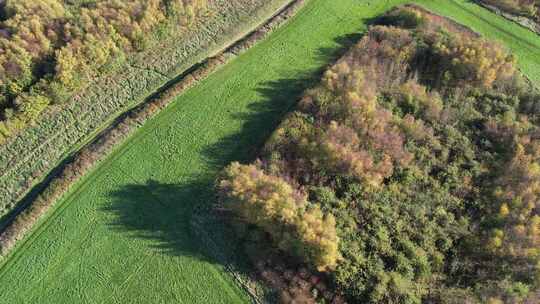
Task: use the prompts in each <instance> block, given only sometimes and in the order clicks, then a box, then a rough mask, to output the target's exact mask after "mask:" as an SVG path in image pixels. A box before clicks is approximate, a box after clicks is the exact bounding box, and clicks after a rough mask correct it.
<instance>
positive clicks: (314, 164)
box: [221, 6, 540, 303]
mask: <svg viewBox="0 0 540 304" xmlns="http://www.w3.org/2000/svg"><path fill="white" fill-rule="evenodd" d="M538 100H540V94H539V93H538V92H537V91H535V90H534V89H533V88H532V87H530V86H529V85H527V82H526V81H524V80H523V79H522V76H521V75H520V74H519V72H518V71H517V69H516V67H515V59H514V58H513V56H512V55H511V54H509V53H508V52H507V51H506V50H505V49H504V48H502V47H501V46H500V45H498V44H497V43H494V42H490V41H487V40H485V39H482V38H481V37H478V35H476V34H475V33H473V32H471V31H468V30H467V29H465V28H463V27H461V26H458V25H456V24H455V23H453V22H451V21H449V20H446V19H444V18H441V17H439V16H434V15H432V14H430V13H428V12H427V11H425V10H423V9H421V8H419V7H416V6H404V7H401V8H398V9H395V10H393V11H391V12H389V13H388V14H386V15H385V16H384V17H383V18H381V19H380V20H379V24H378V25H376V26H373V27H371V28H370V29H369V31H368V32H367V33H366V34H365V35H364V37H363V38H362V39H361V41H360V42H358V43H357V44H356V45H354V46H353V47H352V48H351V49H350V50H349V51H348V52H347V53H346V54H345V55H344V56H343V57H342V58H341V59H339V60H338V62H337V63H335V64H334V65H333V66H332V67H330V68H329V70H328V71H327V72H326V73H325V74H324V76H323V78H322V80H321V83H320V84H319V85H317V86H315V87H314V88H312V89H310V90H308V91H307V92H306V93H305V95H304V97H303V98H302V100H301V101H300V103H299V105H298V108H297V110H296V111H295V112H294V113H291V114H290V115H289V116H288V117H287V118H286V119H285V121H284V122H283V123H282V124H281V126H280V127H279V128H278V130H276V132H275V133H274V134H273V136H272V137H271V138H270V139H269V141H268V142H267V144H266V145H265V148H264V151H263V153H262V154H261V155H260V159H259V160H258V161H257V163H256V165H245V166H242V165H238V164H233V165H231V167H229V168H227V169H226V170H225V172H226V173H225V179H224V181H222V183H223V184H222V185H225V186H224V187H222V188H221V189H222V190H223V191H224V197H226V202H227V203H226V206H229V207H230V208H231V210H233V211H235V214H236V215H237V216H238V220H240V221H246V219H251V220H248V222H249V223H250V224H252V225H254V226H255V227H252V229H253V231H257V229H259V230H262V233H264V234H265V235H266V236H265V237H262V238H257V239H258V240H259V241H260V240H261V239H262V240H265V239H266V238H268V237H269V238H271V239H273V244H275V245H276V247H277V249H279V250H281V251H282V252H284V253H283V254H284V255H285V256H288V255H293V256H296V257H298V258H300V259H301V260H302V261H303V263H304V265H306V266H308V267H311V268H312V269H317V266H319V265H317V263H314V260H313V259H312V258H311V256H310V254H309V252H310V251H309V250H311V248H307V247H295V246H279V244H280V241H281V240H283V239H284V237H283V236H282V235H280V234H276V233H274V232H272V231H271V230H269V229H266V224H265V222H264V221H265V219H267V218H268V216H267V215H265V216H255V217H254V218H253V217H252V215H253V214H250V213H249V212H250V211H249V210H251V208H257V210H266V211H268V210H274V207H273V206H274V205H275V204H274V203H273V202H274V199H277V198H280V197H281V198H282V197H288V198H289V200H290V201H291V205H294V204H293V203H292V202H299V205H306V204H307V205H310V206H311V205H313V206H318V208H317V209H316V210H320V212H321V213H322V214H328V215H330V214H332V215H333V218H334V219H335V223H332V224H334V225H324V226H322V227H323V229H327V230H328V231H327V233H331V234H333V233H334V230H335V231H337V238H336V240H339V242H338V254H339V257H340V258H339V259H337V260H336V261H337V263H336V265H335V266H333V267H331V268H327V269H324V270H325V271H326V273H325V274H326V276H327V278H328V279H329V280H330V281H331V282H332V285H333V286H335V290H337V291H339V292H341V293H343V295H344V296H345V297H346V298H347V299H348V300H350V301H351V302H355V303H356V302H358V303H423V302H424V303H535V301H538V300H539V299H538V292H539V290H540V282H539V281H538V277H539V272H538V269H539V267H540V266H539V265H540V255H539V254H538V248H539V243H538V241H539V238H538V235H539V233H540V226H539V225H540V213H539V212H540V208H539V207H538V195H539V194H538V191H540V190H539V189H540V182H539V180H538V178H539V177H540V167H539V165H538V163H539V161H540V159H539V157H540V154H539V152H538V151H539V148H540V142H539V141H538V140H539V138H540V137H538V135H539V134H540V133H539V132H540V125H539V124H538V117H537V114H535V113H536V112H535V104H536V101H538ZM239 168H243V169H239ZM238 170H240V171H242V172H243V173H238V174H230V173H231V172H232V171H234V172H236V171H238ZM263 177H265V178H263ZM266 178H269V179H271V180H274V181H276V182H277V181H279V184H280V187H282V188H286V189H288V191H277V190H276V191H269V188H268V187H267V186H262V184H261V180H265V179H266ZM232 185H235V186H232ZM295 191H297V192H295ZM277 192H280V194H278V193H277ZM294 193H300V194H294ZM295 197H296V198H298V200H295V199H294V198H295ZM255 206H256V207H255ZM285 210H288V209H285ZM246 212H247V213H246ZM296 212H298V211H296ZM296 212H291V213H289V214H291V215H292V216H293V217H295V216H296V214H297V213H296ZM238 220H237V221H236V222H238ZM274 220H277V221H281V220H282V219H280V218H278V219H274ZM274 220H273V221H272V223H273V224H272V225H271V226H272V227H276V228H277V227H280V225H283V223H280V224H276V222H275V221H274ZM261 228H262V229H261ZM277 229H279V228H277ZM280 231H282V230H280ZM287 237H292V238H296V242H300V243H301V242H302V239H303V236H302V235H299V234H298V233H290V234H288V235H287ZM250 241H251V240H247V242H250ZM288 242H291V241H288ZM262 243H264V241H263V242H262ZM262 243H260V245H259V246H260V247H264V245H263V244H262ZM323 248H324V247H321V248H320V249H319V250H321V251H322V250H323ZM298 249H301V250H305V252H298ZM252 254H256V253H252ZM333 256H334V255H333ZM278 285H279V284H278ZM281 285H283V284H281ZM278 288H280V289H282V290H285V289H286V288H285V286H281V287H278ZM297 294H298V295H300V296H302V295H305V293H300V292H296V291H295V290H293V291H292V292H288V293H287V292H286V293H284V294H283V298H284V301H290V300H292V299H293V298H294V296H295V295H297ZM306 301H307V300H306ZM307 303H309V301H307Z"/></svg>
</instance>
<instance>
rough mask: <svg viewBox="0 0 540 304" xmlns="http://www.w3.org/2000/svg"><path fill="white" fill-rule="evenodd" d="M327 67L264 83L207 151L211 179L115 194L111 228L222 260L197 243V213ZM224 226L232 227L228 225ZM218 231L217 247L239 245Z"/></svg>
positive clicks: (324, 55) (329, 54)
mask: <svg viewBox="0 0 540 304" xmlns="http://www.w3.org/2000/svg"><path fill="white" fill-rule="evenodd" d="M360 37H361V35H356V34H353V35H346V36H343V37H339V38H337V39H336V40H335V42H336V43H337V44H338V47H336V48H331V49H330V48H329V49H320V50H318V53H317V56H318V57H317V59H318V60H320V61H321V62H328V63H333V62H334V61H335V60H337V59H338V58H339V57H340V56H341V55H343V53H344V51H345V50H346V49H348V48H349V47H350V46H351V45H352V44H353V43H354V42H356V41H357V40H358V39H359V38H360ZM326 68H327V67H326V66H322V67H319V68H317V69H315V70H309V71H301V72H295V73H291V74H290V75H288V77H284V78H282V79H279V80H275V81H270V82H266V83H263V84H262V85H260V86H259V87H258V88H257V92H258V93H260V94H261V95H262V96H263V98H262V100H261V101H258V102H255V103H253V104H251V106H249V108H248V110H247V111H246V112H245V113H234V114H231V115H232V118H233V119H236V120H240V121H242V122H243V125H242V128H241V130H240V131H239V132H237V133H235V134H232V135H230V136H226V137H224V138H221V139H220V140H219V141H217V142H216V143H213V144H209V145H208V146H206V147H205V148H204V149H203V152H202V156H203V158H204V159H205V161H206V162H207V168H208V169H209V170H208V171H209V173H208V174H207V175H205V176H199V177H194V178H192V179H191V181H189V182H185V183H182V184H178V185H169V184H162V183H158V182H156V181H152V180H149V181H147V182H146V183H143V184H132V185H128V186H125V187H124V188H122V189H121V190H119V191H116V192H114V193H111V197H112V198H113V203H112V204H111V206H110V207H109V208H107V209H106V211H107V212H110V213H112V214H113V217H114V221H113V222H112V223H111V227H112V229H116V230H121V231H127V232H129V233H132V234H133V237H137V238H143V239H151V240H153V241H156V240H157V242H156V243H157V245H155V246H154V247H155V249H157V250H160V251H162V252H166V253H168V254H171V255H191V256H197V257H199V258H201V259H205V260H208V261H212V262H223V261H222V259H220V258H217V257H216V256H215V255H213V254H211V253H208V252H207V251H206V252H205V250H202V248H201V245H202V244H201V243H199V244H197V242H194V240H198V241H200V240H199V236H200V234H199V233H198V231H193V230H194V225H193V218H194V217H197V215H196V214H197V213H200V212H199V211H201V210H203V212H208V211H210V209H211V208H210V206H211V205H212V204H213V203H215V202H216V193H215V187H214V182H215V179H216V176H217V172H219V170H221V169H222V168H223V167H224V166H226V165H227V164H229V163H230V162H232V161H240V162H249V161H253V160H254V159H255V158H256V157H257V155H258V154H259V150H260V148H261V147H262V146H263V144H264V142H265V141H266V140H267V139H268V138H269V136H270V135H271V134H272V132H273V131H274V130H275V129H276V127H277V126H278V125H279V123H280V122H281V121H282V120H283V118H284V116H285V114H286V113H288V112H290V111H292V110H293V109H294V107H295V106H296V103H297V101H298V100H299V99H300V98H301V96H302V94H303V93H304V91H305V90H306V89H308V88H310V87H312V86H314V85H315V84H316V83H317V82H318V81H319V79H320V78H321V76H322V73H323V72H324V70H326ZM291 75H292V76H293V77H291ZM214 223H215V222H214ZM197 227H198V226H197ZM207 228H209V227H207ZM220 228H223V230H227V229H228V227H226V226H225V225H224V226H221V227H220ZM197 229H198V228H197ZM218 230H220V229H215V227H212V229H211V233H210V234H211V235H212V238H218V239H219V238H220V237H221V238H222V240H221V241H219V240H218V242H217V244H218V245H219V246H222V245H223V246H228V247H231V246H232V247H234V246H235V245H234V244H232V243H231V242H229V241H228V240H225V241H223V240H224V236H225V235H226V234H227V233H228V232H227V231H223V233H221V232H220V231H218ZM186 232H188V233H186ZM229 233H230V231H229ZM229 249H230V248H229ZM233 250H234V249H233ZM234 259H235V260H234V261H232V260H227V263H235V264H236V263H238V262H240V263H241V258H238V257H236V258H234ZM237 266H238V265H237Z"/></svg>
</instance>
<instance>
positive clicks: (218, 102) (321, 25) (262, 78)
mask: <svg viewBox="0 0 540 304" xmlns="http://www.w3.org/2000/svg"><path fill="white" fill-rule="evenodd" d="M404 2H405V1H397V0H396V1H375V0H372V1H363V0H333V1H329V0H311V1H310V2H309V3H308V4H307V5H306V7H305V8H304V9H303V10H302V11H301V12H300V13H299V14H298V15H297V16H296V17H295V18H293V19H292V20H291V21H290V23H288V24H287V25H286V26H284V27H283V28H281V29H279V30H277V31H276V32H275V33H273V34H272V35H271V36H270V37H269V38H268V39H266V40H265V41H263V42H261V43H260V44H258V45H257V46H255V47H254V48H252V49H251V50H250V51H248V52H247V53H245V54H244V55H241V56H240V57H238V58H236V59H235V60H233V61H232V62H231V63H230V64H228V65H227V66H225V67H224V68H222V69H221V70H219V71H218V72H216V73H215V74H213V75H212V76H211V77H209V78H208V79H207V80H205V81H203V82H202V83H200V84H199V85H198V86H196V87H194V88H193V89H191V90H189V91H187V92H186V93H185V94H183V95H181V96H178V98H177V99H176V101H175V102H174V103H173V104H172V105H171V106H170V107H168V108H167V109H166V110H164V111H163V112H162V113H160V114H159V115H157V116H156V117H155V118H153V119H151V120H150V121H148V122H147V123H146V124H145V126H144V127H142V128H141V129H140V130H139V131H137V132H136V134H135V135H134V136H132V137H131V138H130V139H129V140H128V141H127V142H126V143H124V144H123V145H121V146H119V147H118V148H117V150H116V151H115V152H114V153H113V155H111V156H110V157H108V158H107V159H106V160H105V161H104V162H103V163H101V164H100V165H99V166H98V167H97V168H95V170H94V171H93V172H92V173H91V174H89V175H88V176H86V177H85V178H84V179H83V180H82V181H81V182H79V183H78V184H77V185H76V186H75V187H74V188H73V189H72V191H71V192H70V193H68V194H67V195H65V197H64V198H63V199H62V201H60V202H58V204H57V207H56V209H55V210H53V211H52V212H50V214H49V215H48V216H47V217H46V218H44V219H42V221H41V222H40V223H39V225H38V226H37V227H36V229H35V230H34V231H33V233H32V234H31V235H29V236H28V237H27V238H26V239H25V240H24V241H23V242H21V243H20V244H19V246H18V247H17V248H16V249H15V250H14V252H13V253H12V254H11V255H10V256H8V257H7V259H6V260H5V261H4V263H3V264H2V265H1V266H0V303H6V304H7V303H9V304H15V303H40V304H41V303H51V304H60V303H70V304H71V303H240V302H246V301H249V298H248V297H247V295H246V293H245V292H244V291H243V290H242V289H241V288H239V287H238V286H237V284H235V282H234V281H233V280H232V278H231V277H230V276H229V275H228V274H227V273H226V272H225V270H224V267H223V266H222V265H220V264H219V263H217V262H216V261H215V260H213V259H212V258H211V257H209V256H207V255H206V254H205V253H204V252H203V251H202V250H201V249H200V248H201V246H200V240H198V239H197V237H195V235H196V232H194V231H191V225H190V218H191V216H192V211H193V209H194V208H195V207H196V206H198V205H201V204H211V203H213V202H214V200H215V193H214V190H213V186H212V185H213V182H214V180H215V178H216V174H217V172H218V171H219V170H220V169H221V168H222V167H223V166H225V165H226V164H227V163H229V162H230V161H233V160H239V161H249V160H252V159H253V158H254V157H255V156H256V154H257V148H258V147H260V146H261V145H262V144H263V143H264V141H265V140H266V139H267V137H268V136H269V135H270V133H271V132H272V130H273V129H274V128H275V127H276V125H277V124H278V123H279V122H280V120H281V119H282V117H283V115H284V114H285V113H286V112H287V111H289V110H290V109H291V108H292V107H294V105H295V102H296V101H297V100H298V98H299V96H301V94H302V92H303V91H304V90H305V88H307V87H309V86H310V85H311V84H313V83H314V82H316V81H317V80H318V78H319V77H320V73H321V71H322V70H323V69H324V68H325V66H327V65H328V64H329V63H331V62H332V61H333V60H335V59H336V58H337V57H338V56H339V55H340V53H341V52H342V51H343V50H344V49H345V48H346V47H347V46H348V45H350V44H351V43H352V42H354V41H356V40H358V39H359V38H360V37H361V36H360V34H359V33H361V32H362V31H364V30H365V29H366V22H368V21H369V20H370V19H372V18H373V17H376V16H377V15H380V14H381V13H383V12H384V11H386V10H387V9H389V8H390V7H392V6H393V5H396V4H400V3H404ZM417 3H420V4H422V5H424V6H425V7H427V8H429V9H431V10H434V11H435V12H437V13H440V14H444V15H446V16H449V17H451V18H453V19H455V20H456V21H458V22H460V23H463V24H464V25H467V26H470V27H471V28H473V29H474V30H476V31H478V32H479V33H481V34H483V35H485V36H486V37H489V38H495V39H498V40H500V41H501V42H503V43H504V44H506V45H507V46H508V47H509V48H510V49H511V50H512V51H514V53H515V54H516V55H517V56H518V57H519V63H520V67H521V69H522V71H523V72H525V73H526V74H527V75H528V76H529V77H530V78H531V79H532V80H533V81H535V82H539V81H540V66H539V65H540V38H539V37H538V36H536V35H534V34H532V33H530V32H528V31H527V30H525V29H523V28H521V27H520V26H518V25H514V24H513V23H511V22H509V21H506V20H505V19H502V18H500V17H497V16H495V15H493V14H491V13H489V12H487V11H485V10H483V9H481V8H479V7H478V6H476V5H474V4H471V3H469V2H468V1H466V0H455V1H452V0H432V1H428V0H422V1H417Z"/></svg>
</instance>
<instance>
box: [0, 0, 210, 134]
mask: <svg viewBox="0 0 540 304" xmlns="http://www.w3.org/2000/svg"><path fill="white" fill-rule="evenodd" d="M205 6H206V1H205V0H174V1H165V0H150V1H143V0H132V1H118V0H100V1H96V2H89V3H85V5H82V6H80V7H77V8H76V9H71V10H68V8H67V6H66V4H65V3H64V2H63V1H59V0H39V1H35V0H7V1H5V3H3V6H2V12H3V19H2V21H0V142H1V141H3V139H5V138H7V137H8V136H10V135H11V133H13V132H15V131H16V130H18V129H21V128H23V127H24V126H25V125H27V124H28V123H29V122H31V121H34V120H36V119H37V117H38V116H39V114H40V113H41V112H42V111H43V110H44V109H45V108H46V107H47V106H48V105H49V104H53V103H60V102H63V101H65V100H66V99H67V98H68V97H69V96H71V94H73V93H74V92H75V91H76V90H77V89H79V88H81V87H82V86H83V85H85V84H86V83H88V82H90V81H92V79H93V78H94V77H98V76H100V75H101V74H102V73H104V72H105V70H106V68H107V67H108V66H111V65H112V64H113V63H114V62H115V61H118V60H121V59H122V58H123V57H124V55H125V54H126V53H129V52H132V51H140V50H142V49H144V48H145V47H146V46H147V44H148V43H149V41H152V40H153V39H156V37H155V36H154V33H156V31H157V30H158V29H159V28H163V29H164V28H166V27H167V26H169V27H173V28H178V26H186V25H188V24H189V23H190V22H192V20H193V18H194V17H196V16H197V14H198V13H199V12H201V11H202V10H204V8H205Z"/></svg>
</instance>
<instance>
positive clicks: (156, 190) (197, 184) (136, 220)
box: [104, 180, 212, 259]
mask: <svg viewBox="0 0 540 304" xmlns="http://www.w3.org/2000/svg"><path fill="white" fill-rule="evenodd" d="M208 186H209V183H208V182H204V181H202V180H194V181H191V182H189V183H185V184H178V185H175V184H163V183H159V182H156V181H154V180H148V181H147V182H146V183H144V184H130V185H127V186H124V187H123V188H122V189H120V190H118V191H115V192H113V193H111V194H110V196H111V198H112V199H113V201H112V204H111V205H110V207H108V208H105V209H104V211H105V212H110V213H112V214H113V217H114V221H113V222H112V223H110V226H111V228H112V229H114V230H117V231H122V232H128V233H130V234H131V236H132V237H135V238H141V239H148V240H152V242H151V244H153V245H152V246H153V249H156V250H158V251H160V252H165V253H167V254H171V255H184V256H185V255H188V256H196V257H198V258H201V259H207V258H206V257H205V256H204V255H201V254H200V252H199V250H198V249H197V246H195V244H194V242H193V240H191V238H190V234H189V233H186V231H190V222H191V215H192V211H193V208H194V207H195V206H196V205H197V203H199V202H201V201H204V200H207V199H211V197H212V196H211V195H210V194H209V192H208Z"/></svg>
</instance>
